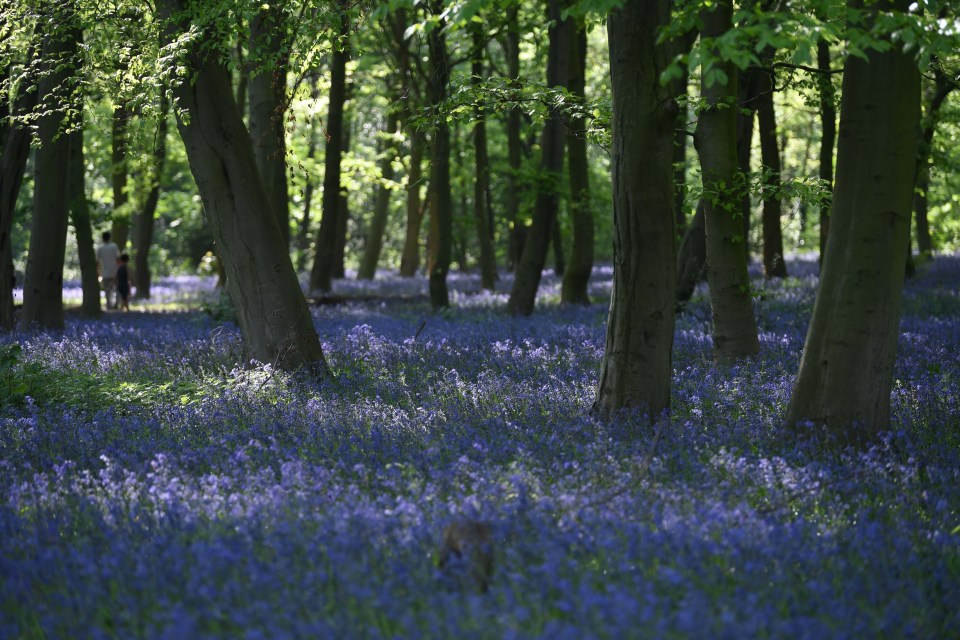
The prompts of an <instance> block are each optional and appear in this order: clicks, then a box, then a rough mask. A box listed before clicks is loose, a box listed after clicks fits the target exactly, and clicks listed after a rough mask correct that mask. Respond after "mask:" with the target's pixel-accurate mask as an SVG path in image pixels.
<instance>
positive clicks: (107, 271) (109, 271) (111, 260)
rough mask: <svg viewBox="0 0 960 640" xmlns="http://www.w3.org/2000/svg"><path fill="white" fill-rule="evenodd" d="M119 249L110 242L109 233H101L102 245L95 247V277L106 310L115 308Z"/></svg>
mask: <svg viewBox="0 0 960 640" xmlns="http://www.w3.org/2000/svg"><path fill="white" fill-rule="evenodd" d="M119 259H120V248H119V247H117V244H116V243H115V242H111V241H110V232H109V231H104V232H103V244H101V245H100V246H99V247H97V275H99V276H100V286H101V287H103V292H104V293H105V294H106V296H107V309H116V308H117V260H119Z"/></svg>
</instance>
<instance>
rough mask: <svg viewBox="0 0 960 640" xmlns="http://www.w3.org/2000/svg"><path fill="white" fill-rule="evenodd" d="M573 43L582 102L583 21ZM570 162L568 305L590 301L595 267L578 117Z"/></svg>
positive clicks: (572, 83)
mask: <svg viewBox="0 0 960 640" xmlns="http://www.w3.org/2000/svg"><path fill="white" fill-rule="evenodd" d="M570 44H571V51H570V78H569V80H568V82H567V89H568V90H569V91H570V93H571V94H572V95H573V96H575V97H577V98H579V99H580V100H581V101H583V100H584V99H585V98H586V95H585V86H586V70H587V30H586V27H585V25H584V24H583V23H582V22H578V23H577V25H576V29H575V31H574V34H573V37H572V38H571V39H570ZM567 165H568V170H569V173H570V218H571V221H572V222H573V245H572V246H571V248H570V264H569V265H568V266H567V269H566V270H565V271H564V272H563V286H562V288H561V290H560V301H561V302H564V303H567V304H590V296H589V295H588V294H587V284H588V283H589V282H590V272H591V271H592V270H593V211H592V210H591V208H590V180H589V175H590V174H589V167H588V165H587V127H586V123H585V122H584V119H583V118H581V117H575V118H573V119H571V122H570V129H569V131H568V133H567Z"/></svg>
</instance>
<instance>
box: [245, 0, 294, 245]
mask: <svg viewBox="0 0 960 640" xmlns="http://www.w3.org/2000/svg"><path fill="white" fill-rule="evenodd" d="M286 30H287V25H286V24H285V19H284V10H283V6H282V4H277V3H273V4H270V5H267V4H264V5H262V8H261V9H260V10H259V11H258V12H257V14H256V16H254V18H253V20H251V22H250V51H252V52H253V51H256V52H258V54H257V56H256V59H255V60H253V64H255V65H256V67H255V68H254V69H252V73H251V75H250V78H249V81H248V82H249V84H248V87H247V88H248V93H249V101H250V103H249V106H250V138H251V139H252V140H253V150H254V155H255V156H256V159H257V169H259V171H260V177H261V178H262V179H263V187H264V189H266V191H267V198H268V199H269V201H270V208H271V209H272V210H273V213H274V215H275V216H276V218H277V225H278V226H279V227H280V233H281V235H282V236H283V240H284V242H285V243H286V244H287V245H288V246H289V244H290V205H289V200H290V197H289V193H288V190H287V142H286V132H285V127H284V116H285V113H286V104H287V68H288V66H289V62H288V58H289V56H288V54H286V53H284V47H285V44H286V43H285V40H286V37H285V34H286Z"/></svg>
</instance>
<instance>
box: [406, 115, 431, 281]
mask: <svg viewBox="0 0 960 640" xmlns="http://www.w3.org/2000/svg"><path fill="white" fill-rule="evenodd" d="M425 146H426V140H425V139H424V135H423V134H422V133H421V132H420V131H418V130H414V131H411V132H410V166H409V167H408V169H407V198H406V201H407V206H406V209H407V215H406V219H407V224H406V228H405V230H404V235H403V253H402V254H401V255H400V275H401V276H403V277H404V278H412V277H413V276H415V275H416V273H417V269H419V268H420V226H421V223H422V222H423V215H424V210H423V208H424V203H423V199H422V198H421V196H420V189H421V187H422V185H421V183H422V182H423V150H424V147H425ZM428 197H429V196H428Z"/></svg>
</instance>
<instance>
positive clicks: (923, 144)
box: [913, 69, 956, 254]
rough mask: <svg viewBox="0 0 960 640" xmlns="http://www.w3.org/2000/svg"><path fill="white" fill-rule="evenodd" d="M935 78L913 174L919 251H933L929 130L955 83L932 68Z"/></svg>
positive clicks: (930, 133) (930, 140)
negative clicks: (928, 195)
mask: <svg viewBox="0 0 960 640" xmlns="http://www.w3.org/2000/svg"><path fill="white" fill-rule="evenodd" d="M935 74H936V79H935V82H934V84H933V86H932V87H931V89H930V91H928V92H927V93H928V95H927V99H928V102H927V104H926V108H925V110H924V114H923V118H922V119H921V121H920V139H919V142H918V144H917V178H916V186H915V188H914V196H913V208H914V212H915V219H916V222H917V248H918V249H919V250H920V253H921V254H929V253H930V252H931V251H933V243H932V242H931V240H930V223H929V222H928V220H927V192H928V191H929V190H930V149H931V147H932V146H933V134H934V131H936V128H937V122H938V120H939V119H940V108H941V107H942V106H943V103H944V101H945V100H946V99H947V96H949V95H950V92H951V91H953V90H954V89H956V84H955V83H952V82H950V80H949V79H948V78H947V77H946V75H945V74H944V72H943V71H942V70H939V69H938V70H936V72H935Z"/></svg>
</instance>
